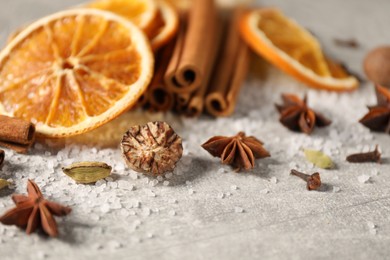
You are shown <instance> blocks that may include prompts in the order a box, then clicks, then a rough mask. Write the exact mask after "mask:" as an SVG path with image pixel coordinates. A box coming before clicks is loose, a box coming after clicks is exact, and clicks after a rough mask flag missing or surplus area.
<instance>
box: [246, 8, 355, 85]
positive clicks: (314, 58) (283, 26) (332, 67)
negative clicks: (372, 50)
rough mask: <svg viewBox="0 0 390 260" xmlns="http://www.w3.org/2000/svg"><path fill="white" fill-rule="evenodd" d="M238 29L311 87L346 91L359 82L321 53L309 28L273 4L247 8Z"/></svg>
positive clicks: (253, 45) (252, 44)
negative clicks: (284, 13) (290, 17)
mask: <svg viewBox="0 0 390 260" xmlns="http://www.w3.org/2000/svg"><path fill="white" fill-rule="evenodd" d="M240 30H241V34H242V36H243V38H244V40H245V41H246V42H247V44H248V45H249V46H250V47H251V48H252V49H253V50H254V51H255V52H256V53H258V54H259V55H261V56H263V57H264V58H265V59H267V60H268V61H269V62H271V63H273V64H274V65H275V66H277V67H278V68H280V69H281V70H283V71H285V72H286V73H288V74H290V75H291V76H293V77H295V78H296V79H298V80H300V81H301V82H303V83H306V84H307V85H308V86H310V87H313V88H318V89H326V90H334V91H349V90H354V89H356V88H357V87H358V85H359V83H358V80H357V79H356V78H355V77H352V76H350V75H348V73H347V72H346V71H345V70H344V69H343V68H342V66H337V65H336V63H334V62H332V61H330V60H329V59H327V58H326V57H325V56H324V55H323V53H322V50H321V46H320V44H319V42H318V41H317V40H316V39H315V38H314V37H313V36H312V35H311V34H310V33H309V32H308V31H306V30H305V29H304V28H302V27H301V26H300V25H299V24H297V23H296V22H295V21H293V20H290V19H288V18H287V17H285V16H284V15H283V14H282V13H281V12H280V11H279V10H278V9H276V8H264V9H258V10H253V11H250V12H248V13H247V14H246V15H245V16H244V17H243V18H242V20H241V24H240Z"/></svg>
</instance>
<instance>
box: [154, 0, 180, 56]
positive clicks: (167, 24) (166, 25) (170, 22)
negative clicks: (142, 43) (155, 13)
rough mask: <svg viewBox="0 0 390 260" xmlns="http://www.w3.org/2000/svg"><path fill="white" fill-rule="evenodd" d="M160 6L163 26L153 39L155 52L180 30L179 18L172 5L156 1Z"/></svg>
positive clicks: (162, 0) (163, 1) (161, 0)
mask: <svg viewBox="0 0 390 260" xmlns="http://www.w3.org/2000/svg"><path fill="white" fill-rule="evenodd" d="M156 1H157V4H158V6H159V10H160V15H161V20H162V25H161V26H160V27H159V28H158V29H157V31H156V34H155V36H154V37H153V38H152V39H151V45H152V48H153V50H154V51H156V50H158V49H160V48H161V47H163V46H165V45H166V44H167V43H168V42H169V41H170V40H172V38H173V37H175V35H176V33H177V31H178V29H179V16H178V14H177V12H176V10H175V8H174V7H173V6H172V4H170V3H168V2H166V1H165V0H156Z"/></svg>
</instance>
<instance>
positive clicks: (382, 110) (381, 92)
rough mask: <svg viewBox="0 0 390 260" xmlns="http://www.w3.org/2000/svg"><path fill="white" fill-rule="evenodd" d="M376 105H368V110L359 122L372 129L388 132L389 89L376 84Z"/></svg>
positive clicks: (389, 117)
mask: <svg viewBox="0 0 390 260" xmlns="http://www.w3.org/2000/svg"><path fill="white" fill-rule="evenodd" d="M376 95H377V101H378V103H377V105H376V106H369V107H368V109H369V112H368V113H367V114H366V115H365V116H364V117H363V118H362V119H360V121H359V122H360V123H362V124H363V125H364V126H366V127H368V128H369V129H371V130H372V131H376V132H385V133H387V134H390V90H389V89H387V88H384V87H381V86H376Z"/></svg>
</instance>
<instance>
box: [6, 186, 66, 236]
mask: <svg viewBox="0 0 390 260" xmlns="http://www.w3.org/2000/svg"><path fill="white" fill-rule="evenodd" d="M27 192H28V196H24V195H19V194H15V195H13V196H12V200H13V201H14V203H15V204H16V207H15V208H13V209H11V210H9V211H7V212H6V213H5V214H4V215H3V216H1V217H0V222H1V223H3V224H4V225H16V226H18V227H21V228H24V229H26V233H27V234H31V233H32V232H34V231H35V230H36V228H37V227H38V226H40V227H41V228H42V230H43V231H44V232H45V233H46V234H48V235H49V236H51V237H56V236H58V229H57V224H56V222H55V219H54V217H53V215H54V216H65V215H68V214H69V213H70V212H71V211H72V209H71V208H69V207H65V206H62V205H60V204H57V203H55V202H52V201H48V200H46V199H44V198H43V195H42V193H41V190H40V189H39V187H38V186H37V184H36V183H35V182H33V181H32V180H29V181H28V183H27Z"/></svg>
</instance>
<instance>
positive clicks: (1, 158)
mask: <svg viewBox="0 0 390 260" xmlns="http://www.w3.org/2000/svg"><path fill="white" fill-rule="evenodd" d="M4 157H5V153H4V151H3V150H1V149H0V167H1V165H3V162H4Z"/></svg>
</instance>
